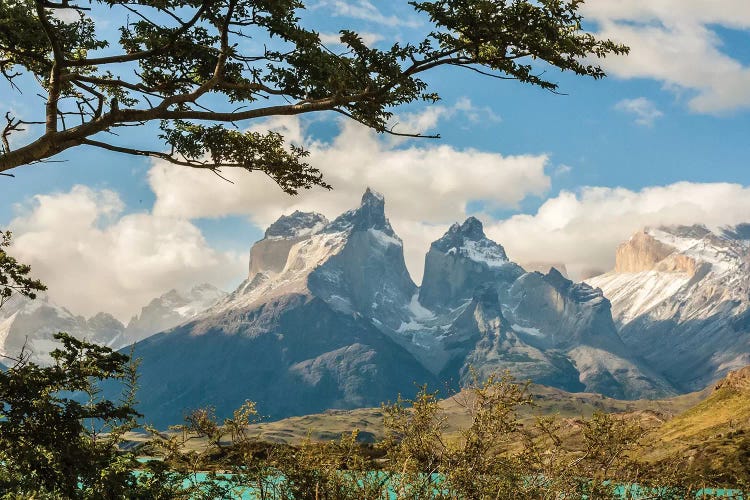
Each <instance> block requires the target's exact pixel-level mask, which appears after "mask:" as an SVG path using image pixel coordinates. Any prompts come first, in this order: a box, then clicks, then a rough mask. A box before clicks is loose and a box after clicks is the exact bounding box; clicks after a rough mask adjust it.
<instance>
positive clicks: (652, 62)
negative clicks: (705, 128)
mask: <svg viewBox="0 0 750 500" xmlns="http://www.w3.org/2000/svg"><path fill="white" fill-rule="evenodd" d="M582 10H583V14H584V16H585V18H586V20H588V21H595V22H596V23H597V24H598V26H599V32H598V34H599V35H600V36H602V37H606V38H612V39H615V40H617V41H620V42H623V43H625V44H627V45H629V46H630V47H631V52H630V54H629V55H628V56H622V57H610V58H607V59H606V60H604V61H602V65H603V66H604V68H605V69H606V70H607V71H608V72H609V73H610V74H612V75H615V76H618V77H621V78H651V79H655V80H659V81H661V82H663V84H664V87H665V88H667V89H669V90H672V91H674V92H675V93H677V94H678V95H681V94H683V93H685V92H686V91H687V93H688V95H689V96H690V97H689V101H688V105H689V107H690V109H692V110H693V111H696V112H699V113H721V112H727V111H731V110H735V109H741V108H747V107H750V67H748V66H746V65H744V64H743V63H741V62H740V61H738V60H737V59H734V58H733V57H732V56H731V55H730V54H729V51H728V50H726V49H727V48H726V47H724V46H723V45H722V41H721V39H720V38H719V36H718V35H717V34H716V32H715V31H714V29H712V28H713V26H724V27H727V28H730V29H737V30H750V2H747V1H745V0H715V1H711V2H707V1H705V0H660V1H658V2H657V1H653V0H631V1H628V2H623V1H621V0H597V1H596V2H588V3H586V4H584V6H583V8H582Z"/></svg>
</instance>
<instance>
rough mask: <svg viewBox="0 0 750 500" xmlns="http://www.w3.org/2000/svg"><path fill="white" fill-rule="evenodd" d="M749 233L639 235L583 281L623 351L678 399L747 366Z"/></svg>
mask: <svg viewBox="0 0 750 500" xmlns="http://www.w3.org/2000/svg"><path fill="white" fill-rule="evenodd" d="M749 248H750V225H747V224H741V225H739V226H736V227H730V228H724V229H721V230H715V231H712V230H709V229H708V228H706V227H704V226H700V225H697V226H674V227H659V228H647V229H645V230H643V231H640V232H639V233H637V234H636V235H634V236H633V237H632V238H631V239H630V241H628V242H626V243H624V244H623V245H621V246H620V247H619V249H618V251H617V263H616V265H615V269H614V270H613V271H611V272H609V273H605V274H603V275H600V276H596V277H593V278H589V279H587V280H586V281H587V282H588V283H589V284H591V285H592V286H594V287H599V288H600V289H601V290H602V291H603V293H604V295H605V296H606V297H607V298H608V299H609V300H610V301H611V303H612V312H613V316H614V320H615V322H616V324H617V326H618V329H619V333H620V336H621V337H622V339H623V341H624V342H625V344H626V346H627V347H628V349H629V350H630V351H631V352H633V353H634V354H635V355H636V356H639V357H642V358H643V359H645V360H646V361H647V362H648V363H649V364H650V365H652V366H653V367H654V369H655V370H657V371H658V372H659V373H660V374H661V375H662V376H664V377H665V378H667V379H668V380H669V381H670V382H671V383H672V385H674V386H676V387H677V388H678V389H679V390H680V391H691V390H697V389H701V388H703V387H705V386H706V385H708V384H710V383H712V382H713V381H715V380H718V379H720V378H722V377H724V376H725V375H726V374H727V373H728V372H729V371H730V370H734V369H737V368H740V367H742V366H745V365H747V364H750V311H749V310H748V309H750V292H749V290H750V264H749V259H750V254H749V253H748V249H749Z"/></svg>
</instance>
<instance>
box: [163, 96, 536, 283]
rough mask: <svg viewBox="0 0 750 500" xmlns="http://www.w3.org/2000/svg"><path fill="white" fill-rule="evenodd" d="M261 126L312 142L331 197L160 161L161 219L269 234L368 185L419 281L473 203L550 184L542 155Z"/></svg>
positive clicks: (330, 208)
mask: <svg viewBox="0 0 750 500" xmlns="http://www.w3.org/2000/svg"><path fill="white" fill-rule="evenodd" d="M428 113H435V111H434V110H433V111H429V112H428ZM437 113H438V114H440V113H442V112H437ZM439 118H440V117H439V116H435V115H432V114H430V115H427V116H413V117H409V118H408V120H406V121H408V122H411V123H412V125H417V126H421V127H422V128H420V130H423V129H424V128H425V127H426V128H429V127H430V126H433V125H434V124H435V123H437V120H438V119H439ZM410 126H411V125H410ZM258 127H261V129H263V128H264V129H266V130H267V129H269V128H270V129H274V130H279V131H281V132H282V133H284V134H285V135H286V136H287V137H288V138H290V139H291V140H292V142H297V143H300V142H303V143H306V145H307V147H308V149H309V150H310V152H311V155H310V158H309V161H310V163H311V164H313V165H315V166H316V167H318V168H320V170H321V171H322V172H323V173H324V175H325V178H326V180H327V181H328V182H329V183H330V184H332V185H333V187H334V189H333V191H325V190H321V189H313V190H311V191H305V192H302V193H300V195H298V196H296V197H289V196H287V195H285V194H284V193H282V192H281V191H280V190H279V189H278V187H277V186H275V185H274V183H273V182H272V181H271V180H269V179H267V178H266V177H264V176H262V175H260V174H259V175H255V174H250V175H248V174H247V173H243V172H232V171H226V172H224V174H226V175H227V177H228V178H230V179H231V180H232V181H233V182H234V184H230V183H224V182H216V179H215V178H214V177H212V176H207V175H205V174H206V172H201V171H198V170H186V169H183V168H174V167H173V166H171V165H169V164H166V163H163V162H155V163H154V165H153V167H152V168H151V170H150V172H149V183H150V185H151V188H152V189H153V191H154V193H156V204H155V206H154V213H155V214H156V215H159V216H164V217H179V218H184V219H190V218H196V217H222V216H226V215H246V216H248V217H250V219H251V220H252V221H253V222H254V223H255V224H257V225H259V226H260V227H266V226H267V225H268V224H270V223H271V222H273V221H274V220H276V219H277V218H278V217H279V216H280V215H281V214H282V213H289V212H291V211H293V210H303V211H304V210H316V211H319V212H322V213H323V214H325V215H326V216H328V217H335V216H336V215H338V214H340V213H342V212H343V211H345V210H347V209H349V208H352V207H354V206H356V205H357V204H358V203H359V197H360V196H361V194H362V192H363V191H364V189H365V188H366V187H367V186H370V187H372V188H373V189H376V190H378V191H380V192H382V193H383V194H384V195H385V197H386V203H387V210H388V213H389V216H390V218H391V222H392V223H393V225H394V227H395V228H396V230H398V231H399V233H400V234H402V237H404V239H405V251H406V253H407V263H408V265H409V267H410V270H411V271H412V272H413V274H414V275H415V278H416V279H417V280H419V279H421V272H422V264H423V259H424V253H425V252H426V250H427V247H428V246H429V243H430V242H431V241H432V240H434V239H435V237H437V236H439V235H440V234H442V232H444V231H445V229H446V225H447V224H450V223H452V222H455V221H457V220H461V219H462V218H464V217H465V216H466V215H467V205H468V204H469V203H470V202H471V201H482V202H483V204H484V206H486V207H488V209H493V208H513V207H516V206H517V205H518V203H519V202H520V201H521V200H523V199H525V198H526V197H527V196H530V195H542V194H543V193H545V192H546V191H547V190H548V188H549V186H550V177H549V176H548V175H547V173H546V172H545V167H547V165H548V158H547V156H546V155H543V154H539V155H515V156H504V155H501V154H499V153H492V152H485V151H478V150H475V149H456V148H454V147H451V146H448V145H445V144H441V143H440V142H433V141H428V140H424V141H415V142H412V143H411V144H409V145H406V146H405V145H404V144H403V143H401V142H399V141H392V140H390V139H388V138H383V137H378V136H377V135H376V134H374V133H373V132H371V131H370V130H369V129H366V128H365V127H362V126H360V125H358V124H356V123H354V122H351V121H347V122H342V123H341V129H340V132H339V134H338V135H337V136H336V137H335V138H334V139H333V140H332V141H331V142H325V143H324V142H317V141H311V140H309V139H307V140H306V139H305V138H304V130H303V129H302V128H301V127H300V123H299V121H298V120H297V119H295V118H276V119H274V120H272V121H269V122H267V123H265V124H264V125H262V126H260V125H259V126H258ZM409 235H414V237H413V238H412V237H411V236H409Z"/></svg>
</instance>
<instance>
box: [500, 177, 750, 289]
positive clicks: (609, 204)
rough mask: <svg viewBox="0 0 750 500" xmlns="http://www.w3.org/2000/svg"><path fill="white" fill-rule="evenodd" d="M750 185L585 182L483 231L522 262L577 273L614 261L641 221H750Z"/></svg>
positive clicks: (715, 224) (715, 223) (644, 223)
mask: <svg viewBox="0 0 750 500" xmlns="http://www.w3.org/2000/svg"><path fill="white" fill-rule="evenodd" d="M749 214H750V187H745V186H741V185H739V184H725V183H714V184H698V183H690V182H680V183H676V184H671V185H668V186H659V187H649V188H645V189H642V190H640V191H631V190H628V189H623V188H604V187H587V188H583V189H582V190H581V191H580V192H579V193H572V192H569V191H563V192H561V193H560V194H559V195H558V196H556V197H555V198H551V199H549V200H547V201H546V202H545V203H544V204H543V205H542V206H541V207H540V208H539V210H538V211H537V212H536V214H533V215H527V214H523V215H515V216H513V217H511V218H509V219H507V220H504V221H495V222H492V221H489V223H488V225H487V227H486V232H487V234H488V235H489V236H490V237H492V238H494V239H495V240H496V241H498V242H500V243H502V244H503V246H505V248H506V250H507V251H508V256H509V257H510V258H511V259H514V260H516V261H523V262H531V261H536V262H564V263H565V264H566V265H567V267H568V271H569V272H570V274H571V275H572V276H573V277H575V278H581V277H583V276H585V275H586V274H588V271H589V270H590V269H600V270H608V269H611V268H612V267H613V266H614V256H615V249H616V247H617V245H618V244H620V243H622V242H623V241H626V240H627V239H628V238H629V237H630V236H631V235H632V234H633V233H635V232H636V231H638V230H639V229H640V228H642V227H644V226H659V225H670V224H686V225H687V224H697V223H700V224H705V225H707V226H709V227H713V228H716V227H720V226H724V225H733V224H738V223H740V222H747V221H748V220H750V215H749Z"/></svg>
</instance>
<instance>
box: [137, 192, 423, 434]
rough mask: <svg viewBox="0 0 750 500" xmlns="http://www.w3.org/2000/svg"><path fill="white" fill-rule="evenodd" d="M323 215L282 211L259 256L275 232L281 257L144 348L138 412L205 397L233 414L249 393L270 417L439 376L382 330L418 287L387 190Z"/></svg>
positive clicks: (358, 399) (162, 411)
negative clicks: (387, 208) (390, 214)
mask: <svg viewBox="0 0 750 500" xmlns="http://www.w3.org/2000/svg"><path fill="white" fill-rule="evenodd" d="M323 220H324V219H323V218H322V216H319V215H316V214H302V213H297V214H294V215H293V216H291V217H286V218H282V219H280V221H281V222H283V224H284V227H285V229H284V233H283V234H278V233H275V234H274V233H273V232H270V231H269V232H267V233H266V236H265V238H264V239H263V240H261V241H260V242H258V243H256V244H255V245H254V247H253V250H252V251H251V255H252V256H253V259H257V255H259V254H258V253H257V252H256V251H255V248H257V247H258V246H259V245H260V246H261V247H263V246H267V245H268V244H269V241H271V242H273V244H274V245H276V248H277V249H283V252H284V254H285V256H286V260H285V262H284V263H283V265H279V264H278V260H275V259H276V258H274V259H270V260H269V259H261V260H254V262H253V264H252V265H251V269H252V270H253V271H254V272H255V274H253V275H252V276H249V277H248V279H247V280H246V281H245V282H243V283H242V284H241V285H240V286H239V287H238V288H237V290H235V291H234V292H233V293H231V294H230V295H229V296H228V297H226V298H225V299H224V300H222V301H220V302H219V303H218V304H216V305H215V306H213V307H211V308H210V309H208V310H207V311H206V312H204V313H203V314H201V315H200V316H199V317H197V318H195V319H194V320H193V321H190V322H188V323H185V324H183V325H182V326H180V327H177V328H175V329H172V330H170V331H168V332H165V333H162V334H159V335H156V336H153V337H150V338H149V339H146V340H145V341H143V342H141V343H139V344H137V345H136V356H138V357H140V358H141V359H142V364H141V368H140V383H141V387H143V390H142V391H141V392H140V394H139V399H140V401H141V406H140V409H141V411H142V412H143V413H144V414H146V415H148V416H149V418H150V419H151V421H152V422H153V423H155V424H156V425H159V426H163V425H168V424H170V423H174V422H176V421H179V420H180V418H181V416H182V413H183V411H184V409H186V408H193V407H199V406H205V405H211V406H214V407H216V409H217V412H218V413H219V414H220V415H226V414H228V413H229V412H230V411H231V410H233V409H234V408H236V407H237V406H239V405H240V404H241V403H242V402H243V401H245V400H246V399H252V400H254V401H256V402H257V403H258V405H259V408H260V410H261V411H262V412H263V414H265V415H268V416H270V417H272V418H281V417H286V416H290V415H300V414H305V413H312V412H320V411H324V410H326V409H329V408H356V407H361V406H372V405H378V404H379V403H380V402H382V401H386V400H392V399H394V398H395V397H396V396H397V395H398V394H399V393H401V394H404V395H411V394H414V393H415V392H416V386H415V385H414V383H415V382H417V383H429V384H430V385H436V384H437V379H436V377H435V376H434V375H433V374H432V373H430V372H429V371H428V370H426V369H425V368H424V367H423V366H422V365H421V364H420V363H419V362H418V361H417V360H416V359H415V358H414V357H413V355H412V354H410V353H409V351H408V350H407V349H405V348H404V347H403V346H402V345H399V343H397V342H395V341H394V340H393V339H392V338H391V337H389V335H387V334H386V333H384V332H383V330H382V329H381V328H383V329H385V328H387V327H386V326H384V325H388V324H395V323H400V320H399V318H400V317H402V316H405V314H406V312H405V309H406V308H405V304H408V303H409V301H410V300H411V298H412V297H413V296H414V295H415V294H416V285H414V283H413V282H412V280H411V278H410V277H409V274H408V272H407V271H406V266H405V265H404V259H403V248H402V244H401V241H400V239H398V237H397V236H396V235H395V233H394V232H393V229H392V228H391V226H390V224H389V222H388V220H387V218H386V217H385V212H384V200H383V198H382V196H380V195H378V194H377V193H374V192H372V191H369V190H368V191H367V192H366V193H365V194H364V196H363V197H362V202H361V205H360V206H359V207H358V208H357V209H354V210H350V211H349V212H346V213H345V214H342V215H341V216H340V217H338V218H336V219H335V220H334V221H332V222H330V223H325V224H318V222H321V221H323ZM310 221H316V222H315V224H311V223H310ZM277 224H278V223H277ZM272 227H274V226H272ZM277 227H278V226H277ZM282 240H289V241H286V242H285V243H284V244H283V245H282V244H280V241H282ZM378 318H380V319H378Z"/></svg>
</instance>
